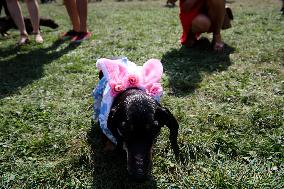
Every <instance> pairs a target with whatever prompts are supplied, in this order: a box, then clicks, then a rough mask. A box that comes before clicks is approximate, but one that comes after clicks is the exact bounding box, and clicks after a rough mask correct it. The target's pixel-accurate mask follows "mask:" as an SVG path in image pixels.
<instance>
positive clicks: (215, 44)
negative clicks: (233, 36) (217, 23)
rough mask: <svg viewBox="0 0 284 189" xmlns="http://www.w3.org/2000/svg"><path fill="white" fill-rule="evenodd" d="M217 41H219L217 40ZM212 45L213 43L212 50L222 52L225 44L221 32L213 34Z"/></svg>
mask: <svg viewBox="0 0 284 189" xmlns="http://www.w3.org/2000/svg"><path fill="white" fill-rule="evenodd" d="M217 39H218V40H217ZM217 41H219V42H217ZM212 45H213V50H214V51H215V52H223V51H224V47H225V45H224V43H223V42H222V40H221V34H215V35H214V34H213V41H212Z"/></svg>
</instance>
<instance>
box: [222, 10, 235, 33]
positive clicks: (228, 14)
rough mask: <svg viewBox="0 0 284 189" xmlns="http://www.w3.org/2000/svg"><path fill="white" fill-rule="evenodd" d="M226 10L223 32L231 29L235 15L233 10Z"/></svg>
mask: <svg viewBox="0 0 284 189" xmlns="http://www.w3.org/2000/svg"><path fill="white" fill-rule="evenodd" d="M225 10H226V12H225V17H224V21H223V26H222V29H223V30H225V29H228V28H231V27H232V24H231V20H234V15H233V12H232V10H231V8H229V7H226V9H225Z"/></svg>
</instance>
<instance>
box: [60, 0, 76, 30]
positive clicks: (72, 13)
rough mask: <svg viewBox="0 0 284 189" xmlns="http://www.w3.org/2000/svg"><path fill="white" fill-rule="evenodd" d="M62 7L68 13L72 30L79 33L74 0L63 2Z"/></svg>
mask: <svg viewBox="0 0 284 189" xmlns="http://www.w3.org/2000/svg"><path fill="white" fill-rule="evenodd" d="M64 5H65V7H66V10H67V12H68V15H69V18H70V20H71V23H72V29H73V30H74V31H76V32H79V31H80V19H79V14H78V10H77V4H76V0H64Z"/></svg>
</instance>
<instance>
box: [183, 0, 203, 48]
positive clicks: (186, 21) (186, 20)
mask: <svg viewBox="0 0 284 189" xmlns="http://www.w3.org/2000/svg"><path fill="white" fill-rule="evenodd" d="M184 2H185V1H184V0H180V5H179V7H180V14H179V18H180V22H181V25H182V30H183V31H182V36H181V38H180V42H181V44H185V42H186V40H187V38H188V37H196V38H197V37H198V36H199V35H200V34H199V33H197V34H195V36H189V35H192V33H191V32H189V31H190V28H191V24H192V21H193V19H194V18H195V17H196V16H197V15H198V14H200V13H201V12H202V8H203V7H204V5H205V0H197V1H196V3H195V4H194V5H193V7H192V8H191V10H190V11H189V12H186V11H184V8H185V5H184Z"/></svg>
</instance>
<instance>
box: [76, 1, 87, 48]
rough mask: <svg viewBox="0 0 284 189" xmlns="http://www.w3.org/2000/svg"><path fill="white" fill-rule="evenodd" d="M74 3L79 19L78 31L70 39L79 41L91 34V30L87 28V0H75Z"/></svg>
mask: <svg viewBox="0 0 284 189" xmlns="http://www.w3.org/2000/svg"><path fill="white" fill-rule="evenodd" d="M76 3H77V11H78V16H79V20H80V32H79V33H78V35H77V36H76V37H75V38H73V39H72V40H71V41H73V42H79V43H80V42H82V41H83V40H85V39H88V38H89V37H90V36H91V32H89V31H88V28H87V16H88V0H77V1H76Z"/></svg>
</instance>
